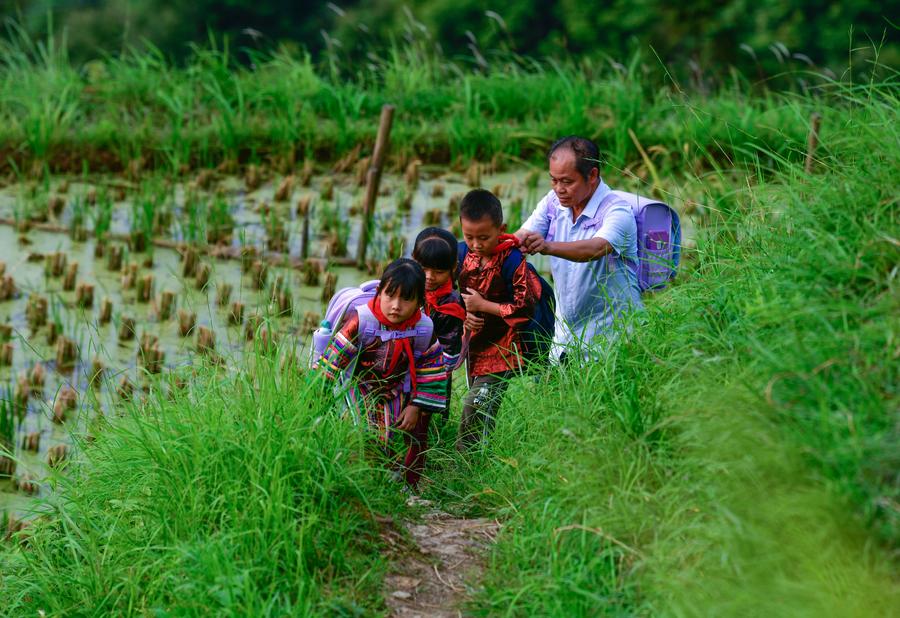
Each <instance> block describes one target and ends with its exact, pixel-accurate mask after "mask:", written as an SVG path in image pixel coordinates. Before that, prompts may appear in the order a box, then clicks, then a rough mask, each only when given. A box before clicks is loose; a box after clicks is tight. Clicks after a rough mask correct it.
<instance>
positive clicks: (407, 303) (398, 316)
mask: <svg viewBox="0 0 900 618" xmlns="http://www.w3.org/2000/svg"><path fill="white" fill-rule="evenodd" d="M378 302H379V304H380V305H381V313H383V314H384V317H386V318H387V319H388V321H389V322H391V323H392V324H400V323H401V322H405V321H406V320H408V319H409V318H411V317H412V316H413V314H414V313H415V312H416V311H418V310H419V305H421V302H420V301H419V299H418V298H414V299H412V300H407V299H405V298H403V297H402V296H400V290H399V289H398V290H395V291H394V293H393V294H388V292H387V290H381V292H379V293H378Z"/></svg>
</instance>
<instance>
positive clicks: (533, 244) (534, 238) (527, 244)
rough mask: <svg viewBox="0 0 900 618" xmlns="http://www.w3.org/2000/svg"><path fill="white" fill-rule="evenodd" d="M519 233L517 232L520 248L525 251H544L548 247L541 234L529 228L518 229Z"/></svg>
mask: <svg viewBox="0 0 900 618" xmlns="http://www.w3.org/2000/svg"><path fill="white" fill-rule="evenodd" d="M519 232H521V234H517V236H518V237H519V240H521V241H522V250H523V251H525V253H530V254H532V255H533V254H535V253H546V252H547V249H548V244H547V241H546V240H545V239H544V237H543V236H541V235H540V234H538V233H537V232H532V231H531V230H519Z"/></svg>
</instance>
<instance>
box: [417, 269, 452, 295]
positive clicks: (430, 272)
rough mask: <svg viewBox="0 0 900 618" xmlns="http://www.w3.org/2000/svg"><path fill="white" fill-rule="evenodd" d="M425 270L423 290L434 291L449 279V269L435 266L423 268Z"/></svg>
mask: <svg viewBox="0 0 900 618" xmlns="http://www.w3.org/2000/svg"><path fill="white" fill-rule="evenodd" d="M422 270H424V271H425V291H426V292H434V291H435V290H436V289H438V288H439V287H441V286H442V285H444V284H445V283H447V282H448V281H450V271H449V270H438V269H437V268H423V269H422Z"/></svg>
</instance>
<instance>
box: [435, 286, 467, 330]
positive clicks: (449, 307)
mask: <svg viewBox="0 0 900 618" xmlns="http://www.w3.org/2000/svg"><path fill="white" fill-rule="evenodd" d="M452 291H453V281H452V280H451V279H447V282H446V283H445V284H444V285H442V286H441V287H439V288H438V289H436V290H435V291H434V292H425V311H427V312H428V313H431V312H432V311H437V312H438V313H443V314H444V315H450V316H453V317H454V318H459V319H460V320H463V321H465V319H466V310H465V309H463V308H462V307H461V306H460V305H459V303H446V304H444V305H439V304H438V301H440V300H441V299H442V298H443V297H444V296H446V295H447V294H449V293H450V292H452Z"/></svg>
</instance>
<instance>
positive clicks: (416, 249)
mask: <svg viewBox="0 0 900 618" xmlns="http://www.w3.org/2000/svg"><path fill="white" fill-rule="evenodd" d="M457 254H458V252H457V241H456V236H454V235H453V233H452V232H449V231H447V230H445V229H444V228H441V227H426V228H425V229H424V230H422V231H421V232H419V235H418V236H416V244H415V245H414V246H413V253H412V256H413V259H414V260H415V261H416V262H418V263H419V264H421V265H422V267H423V268H434V269H436V270H449V271H450V272H451V274H452V273H454V272H455V271H456V261H457Z"/></svg>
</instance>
